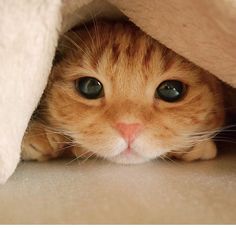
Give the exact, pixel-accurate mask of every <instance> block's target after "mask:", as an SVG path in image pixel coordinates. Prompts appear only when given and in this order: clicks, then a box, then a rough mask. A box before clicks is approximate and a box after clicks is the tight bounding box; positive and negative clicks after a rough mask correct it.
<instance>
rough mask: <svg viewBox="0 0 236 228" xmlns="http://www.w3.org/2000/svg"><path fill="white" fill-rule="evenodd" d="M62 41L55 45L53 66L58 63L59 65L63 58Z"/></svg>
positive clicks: (64, 51)
mask: <svg viewBox="0 0 236 228" xmlns="http://www.w3.org/2000/svg"><path fill="white" fill-rule="evenodd" d="M63 43H64V41H63V39H60V40H59V42H58V45H57V49H56V53H55V56H54V59H53V65H57V64H58V63H60V62H61V61H62V60H63V59H64V57H65V53H66V50H65V47H64V45H63Z"/></svg>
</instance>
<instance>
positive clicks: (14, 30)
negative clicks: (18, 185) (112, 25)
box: [0, 0, 236, 183]
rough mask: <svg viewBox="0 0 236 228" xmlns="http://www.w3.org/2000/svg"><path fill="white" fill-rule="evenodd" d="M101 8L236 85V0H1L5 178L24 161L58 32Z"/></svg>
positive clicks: (0, 155) (0, 172)
mask: <svg viewBox="0 0 236 228" xmlns="http://www.w3.org/2000/svg"><path fill="white" fill-rule="evenodd" d="M99 16H102V17H127V18H129V19H130V20H131V21H133V22H134V23H135V24H136V25H137V26H139V27H140V28H141V29H142V30H144V31H145V32H146V33H148V34H149V35H151V36H152V37H153V38H155V39H157V40H159V41H160V42H161V43H163V44H164V45H166V46H167V47H169V48H171V49H173V50H174V51H175V52H177V53H179V54H180V55H182V56H184V57H186V58H187V59H189V60H191V61H192V62H194V63H195V64H197V65H199V66H201V67H202V68H204V69H206V70H208V71H210V72H211V73H213V74H215V75H216V76H217V77H219V78H220V79H221V80H223V81H225V82H226V83H228V84H230V85H232V86H234V87H236V77H235V76H236V0H210V1H207V0H149V1H147V0H129V1H126V0H109V1H105V0H95V1H92V0H64V1H63V0H21V1H18V0H7V1H6V0H0V22H1V23H0V34H1V36H0V91H1V94H0V183H5V182H6V180H7V179H8V178H9V177H10V176H11V174H12V173H13V172H14V170H15V168H16V166H17V164H18V162H19V159H20V147H21V140H22V137H23V135H24V131H25V129H26V127H27V124H28V121H29V119H30V117H31V115H32V113H33V111H34V109H35V108H36V106H37V104H38V102H39V100H40V97H41V95H42V93H43V90H44V88H45V86H46V83H47V78H48V75H49V72H50V69H51V67H52V60H53V57H54V53H55V49H56V46H57V42H58V38H59V36H60V34H62V33H64V32H65V31H67V30H68V29H70V28H71V27H73V26H74V25H76V24H78V23H84V22H86V21H87V20H90V19H91V18H92V17H99Z"/></svg>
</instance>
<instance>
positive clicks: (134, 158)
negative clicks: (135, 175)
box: [108, 147, 150, 164]
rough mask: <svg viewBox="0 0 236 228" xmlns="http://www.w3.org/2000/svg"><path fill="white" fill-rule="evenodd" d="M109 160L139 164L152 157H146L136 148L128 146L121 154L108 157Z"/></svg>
mask: <svg viewBox="0 0 236 228" xmlns="http://www.w3.org/2000/svg"><path fill="white" fill-rule="evenodd" d="M108 160H110V161H112V162H115V163H119V164H139V163H144V162H146V161H148V160H150V158H147V157H144V156H143V155H141V154H140V153H138V152H137V151H135V150H134V149H132V148H129V147H128V148H126V149H125V150H123V151H121V152H120V153H119V154H117V155H115V156H113V157H110V158H108Z"/></svg>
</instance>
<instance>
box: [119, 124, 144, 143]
mask: <svg viewBox="0 0 236 228" xmlns="http://www.w3.org/2000/svg"><path fill="white" fill-rule="evenodd" d="M116 129H117V130H118V131H119V132H120V134H121V135H122V137H123V138H124V139H125V140H126V141H127V142H128V143H132V142H133V141H134V139H135V137H136V136H137V134H138V133H139V132H140V130H141V129H142V125H141V124H139V123H133V124H126V123H117V124H116Z"/></svg>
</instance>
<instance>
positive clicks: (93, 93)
mask: <svg viewBox="0 0 236 228" xmlns="http://www.w3.org/2000/svg"><path fill="white" fill-rule="evenodd" d="M75 88H76V90H77V91H78V92H79V93H80V94H81V95H82V96H83V97H85V98H87V99H98V98H100V97H103V96H104V92H103V85H102V83H101V82H100V81H99V80H97V79H96V78H93V77H82V78H79V79H77V80H76V81H75Z"/></svg>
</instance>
